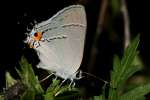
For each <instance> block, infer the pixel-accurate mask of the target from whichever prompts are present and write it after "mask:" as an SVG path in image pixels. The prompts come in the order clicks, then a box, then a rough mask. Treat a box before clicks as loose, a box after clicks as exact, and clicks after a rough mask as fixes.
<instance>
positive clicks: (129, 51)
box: [111, 35, 139, 88]
mask: <svg viewBox="0 0 150 100" xmlns="http://www.w3.org/2000/svg"><path fill="white" fill-rule="evenodd" d="M138 44H139V35H138V36H137V37H136V38H135V39H134V40H133V41H132V42H131V44H130V45H129V46H128V47H127V48H126V50H125V52H124V55H123V58H122V60H121V64H120V66H119V60H117V58H116V60H115V62H114V65H115V66H113V67H114V70H113V72H112V74H111V76H112V80H111V83H112V85H113V87H114V88H117V87H120V86H122V85H123V83H124V82H125V81H126V79H128V78H129V76H130V75H131V74H133V73H135V71H134V70H133V69H136V68H135V67H134V68H132V66H131V65H132V64H133V61H134V59H135V57H136V56H137V54H138V53H137V47H138ZM115 63H117V64H118V66H117V64H115Z"/></svg>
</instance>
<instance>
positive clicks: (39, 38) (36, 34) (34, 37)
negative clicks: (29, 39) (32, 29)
mask: <svg viewBox="0 0 150 100" xmlns="http://www.w3.org/2000/svg"><path fill="white" fill-rule="evenodd" d="M41 38H42V33H41V32H36V33H34V36H33V39H34V40H36V41H40V40H41Z"/></svg>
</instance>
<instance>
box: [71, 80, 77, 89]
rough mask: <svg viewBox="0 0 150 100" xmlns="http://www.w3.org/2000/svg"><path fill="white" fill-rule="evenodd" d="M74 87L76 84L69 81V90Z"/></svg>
mask: <svg viewBox="0 0 150 100" xmlns="http://www.w3.org/2000/svg"><path fill="white" fill-rule="evenodd" d="M75 85H76V83H75V82H74V80H73V79H71V82H70V84H69V88H70V87H75Z"/></svg>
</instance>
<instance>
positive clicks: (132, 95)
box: [119, 84, 150, 100]
mask: <svg viewBox="0 0 150 100" xmlns="http://www.w3.org/2000/svg"><path fill="white" fill-rule="evenodd" d="M148 93H150V84H145V85H141V86H138V87H137V88H135V89H132V90H130V91H129V92H127V93H125V94H124V95H122V96H121V97H120V99H119V100H138V99H139V98H142V96H144V95H146V94H148Z"/></svg>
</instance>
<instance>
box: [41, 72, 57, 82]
mask: <svg viewBox="0 0 150 100" xmlns="http://www.w3.org/2000/svg"><path fill="white" fill-rule="evenodd" d="M53 74H54V73H51V74H50V75H48V76H46V77H45V78H44V79H42V80H41V81H40V82H43V81H45V80H47V79H48V78H49V77H50V76H52V75H53Z"/></svg>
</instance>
